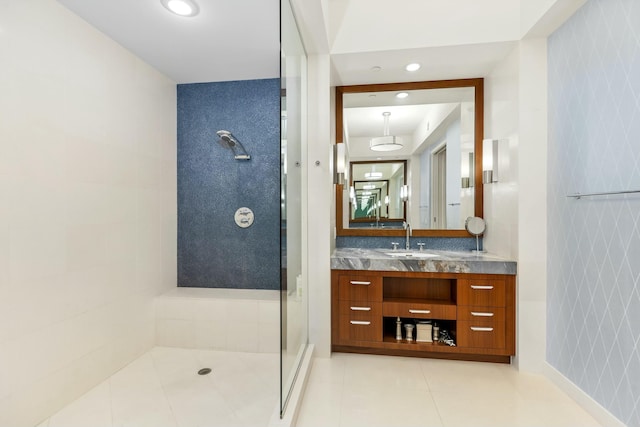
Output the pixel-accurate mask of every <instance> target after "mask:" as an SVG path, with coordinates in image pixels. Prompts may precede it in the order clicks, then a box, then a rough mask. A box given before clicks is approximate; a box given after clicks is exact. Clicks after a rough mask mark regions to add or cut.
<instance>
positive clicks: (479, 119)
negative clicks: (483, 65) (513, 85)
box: [335, 78, 484, 237]
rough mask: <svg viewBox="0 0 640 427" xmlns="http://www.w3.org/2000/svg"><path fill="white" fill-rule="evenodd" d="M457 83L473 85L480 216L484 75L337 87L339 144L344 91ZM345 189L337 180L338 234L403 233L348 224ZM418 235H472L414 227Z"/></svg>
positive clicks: (476, 210)
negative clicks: (348, 225) (355, 226)
mask: <svg viewBox="0 0 640 427" xmlns="http://www.w3.org/2000/svg"><path fill="white" fill-rule="evenodd" d="M457 87H473V88H474V94H475V98H474V103H475V116H474V120H475V123H474V126H475V128H474V148H473V149H474V153H475V162H474V165H475V168H474V177H473V178H474V190H475V195H474V215H475V216H477V217H480V218H483V217H484V214H483V200H484V197H483V194H484V193H483V190H484V188H483V185H482V139H483V138H484V79H482V78H475V79H457V80H432V81H424V82H409V83H382V84H370V85H356V86H337V87H336V116H335V118H336V121H335V124H336V144H342V143H343V142H344V140H343V138H344V122H343V95H344V94H348V93H367V92H385V91H408V90H416V89H449V88H457ZM343 191H344V185H341V184H336V201H335V203H336V234H337V235H338V236H403V235H404V230H390V229H387V230H381V229H357V228H345V227H344V219H343V212H344V210H343ZM412 231H413V236H416V237H470V236H469V233H467V231H466V230H464V229H461V230H425V229H413V230H412Z"/></svg>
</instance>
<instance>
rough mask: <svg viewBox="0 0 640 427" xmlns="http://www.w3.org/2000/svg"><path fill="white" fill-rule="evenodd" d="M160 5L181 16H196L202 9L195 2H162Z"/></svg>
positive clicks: (163, 0)
mask: <svg viewBox="0 0 640 427" xmlns="http://www.w3.org/2000/svg"><path fill="white" fill-rule="evenodd" d="M160 3H162V5H163V6H164V7H165V8H167V10H169V11H170V12H173V13H175V14H176V15H180V16H186V17H191V16H196V15H197V14H198V12H199V11H200V9H199V8H198V4H197V3H196V2H194V1H193V0H160Z"/></svg>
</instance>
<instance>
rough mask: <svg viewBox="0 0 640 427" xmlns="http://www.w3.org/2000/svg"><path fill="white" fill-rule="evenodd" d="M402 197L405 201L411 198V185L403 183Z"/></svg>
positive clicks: (401, 188)
mask: <svg viewBox="0 0 640 427" xmlns="http://www.w3.org/2000/svg"><path fill="white" fill-rule="evenodd" d="M400 198H401V199H402V201H403V202H406V201H407V200H409V186H407V185H403V186H402V187H400Z"/></svg>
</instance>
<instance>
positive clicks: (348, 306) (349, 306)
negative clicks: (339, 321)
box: [338, 301, 382, 320]
mask: <svg viewBox="0 0 640 427" xmlns="http://www.w3.org/2000/svg"><path fill="white" fill-rule="evenodd" d="M338 310H339V311H338V312H339V313H340V316H347V317H350V318H351V319H352V320H370V319H371V318H372V317H380V315H381V314H382V303H381V302H371V301H340V302H338Z"/></svg>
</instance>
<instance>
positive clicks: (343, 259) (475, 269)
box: [331, 248, 517, 274]
mask: <svg viewBox="0 0 640 427" xmlns="http://www.w3.org/2000/svg"><path fill="white" fill-rule="evenodd" d="M403 254H407V255H403ZM516 266H517V264H516V262H515V261H511V260H508V259H505V258H500V257H498V256H495V255H491V254H488V253H483V254H475V253H473V252H452V251H435V250H433V251H432V250H428V249H425V250H424V251H423V252H420V251H406V250H401V249H397V250H395V251H394V250H392V249H361V248H337V249H336V250H335V251H334V252H333V254H332V255H331V269H332V270H372V271H417V272H420V271H422V272H432V273H477V274H516V271H517V267H516Z"/></svg>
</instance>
